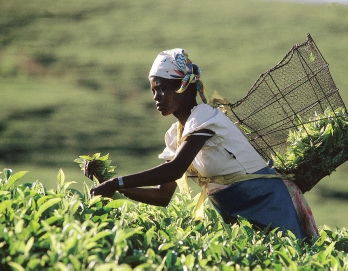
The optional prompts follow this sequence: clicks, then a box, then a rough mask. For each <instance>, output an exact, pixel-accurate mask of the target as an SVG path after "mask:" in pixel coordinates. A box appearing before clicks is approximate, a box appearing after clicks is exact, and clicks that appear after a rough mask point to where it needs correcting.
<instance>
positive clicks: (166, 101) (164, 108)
mask: <svg viewBox="0 0 348 271" xmlns="http://www.w3.org/2000/svg"><path fill="white" fill-rule="evenodd" d="M150 85H151V91H152V94H153V99H154V100H155V102H156V108H157V110H158V111H159V112H160V113H161V114H162V116H168V115H170V114H174V115H175V113H176V112H178V111H179V110H180V109H181V107H182V106H183V105H184V103H185V100H186V99H187V98H186V95H185V92H184V93H176V91H177V90H178V89H179V88H180V85H181V80H176V79H165V78H161V77H151V78H150Z"/></svg>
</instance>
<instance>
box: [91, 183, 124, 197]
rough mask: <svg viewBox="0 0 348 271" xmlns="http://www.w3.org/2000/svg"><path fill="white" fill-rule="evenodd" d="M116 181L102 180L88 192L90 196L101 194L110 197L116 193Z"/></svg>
mask: <svg viewBox="0 0 348 271" xmlns="http://www.w3.org/2000/svg"><path fill="white" fill-rule="evenodd" d="M116 182H117V180H116V181H115V180H114V179H111V180H108V181H105V182H103V183H102V184H100V185H98V186H96V187H93V188H91V190H90V194H91V196H92V197H93V196H98V195H100V196H102V197H108V198H111V197H112V196H113V195H114V194H115V193H116V189H117V186H116Z"/></svg>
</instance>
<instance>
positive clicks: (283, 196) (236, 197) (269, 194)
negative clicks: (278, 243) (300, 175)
mask: <svg viewBox="0 0 348 271" xmlns="http://www.w3.org/2000/svg"><path fill="white" fill-rule="evenodd" d="M255 173H256V174H275V171H274V169H271V168H269V167H266V168H263V169H261V170H259V171H257V172H255ZM209 199H210V200H211V202H212V204H213V205H214V207H215V208H216V209H217V211H218V212H219V213H220V214H221V216H222V217H223V218H224V220H225V221H226V222H228V221H231V220H232V221H233V220H235V219H236V218H237V216H238V215H239V216H242V217H244V218H246V219H247V220H248V221H249V222H250V223H251V224H253V225H255V226H258V227H261V228H264V227H266V226H268V225H270V228H271V229H274V228H279V230H282V231H286V230H290V231H292V232H293V233H294V234H295V236H296V237H297V238H304V237H305V234H304V231H303V228H302V226H301V223H300V220H299V218H298V216H297V213H296V210H295V208H294V205H293V203H292V200H291V197H290V194H289V192H288V189H287V188H286V186H285V184H284V183H283V181H282V180H281V179H280V178H276V177H275V178H272V179H264V178H260V179H255V180H248V181H243V182H239V183H236V184H233V185H231V186H229V187H227V188H225V189H223V190H220V191H217V192H215V193H212V194H210V195H209Z"/></svg>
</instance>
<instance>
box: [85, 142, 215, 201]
mask: <svg viewBox="0 0 348 271" xmlns="http://www.w3.org/2000/svg"><path fill="white" fill-rule="evenodd" d="M210 137H211V136H206V135H194V136H189V137H187V139H186V141H184V142H183V143H182V144H181V145H180V147H179V149H178V151H177V153H176V156H175V157H174V159H173V160H171V161H169V162H167V163H164V164H161V165H159V166H157V167H154V168H151V169H149V170H146V171H143V172H139V173H136V174H131V175H127V176H123V182H124V188H125V190H127V189H129V188H136V187H142V186H156V185H160V187H162V185H164V184H169V183H173V182H175V181H176V180H177V179H179V178H181V177H182V175H183V174H184V173H185V172H186V170H187V168H188V167H189V166H190V164H191V163H192V161H193V159H194V158H195V157H196V155H197V153H198V152H199V151H200V149H201V148H202V147H203V146H204V143H205V142H206V140H207V139H208V138H210ZM155 189H157V192H155ZM116 190H120V187H119V185H118V179H117V178H113V179H110V180H108V181H106V182H104V183H102V184H100V185H99V186H97V187H94V188H92V189H91V194H92V195H102V196H108V197H111V196H112V195H113V194H114V193H115V192H116ZM132 190H133V191H136V192H134V193H135V194H134V197H138V198H140V195H139V194H140V191H141V190H138V189H137V190H134V189H132ZM146 191H147V190H145V191H144V190H143V191H141V192H142V193H143V195H142V196H141V199H142V201H143V202H144V201H147V202H148V201H151V198H153V196H154V194H153V193H161V192H163V190H161V189H158V188H153V189H152V190H150V191H151V192H152V193H146ZM170 191H171V195H170V197H171V196H172V195H173V193H174V191H175V189H174V190H173V189H170ZM131 193H132V192H129V196H130V197H132V195H131ZM125 194H127V192H125ZM146 194H148V195H146ZM169 194H170V193H168V195H169ZM126 196H127V195H126ZM134 199H135V198H134Z"/></svg>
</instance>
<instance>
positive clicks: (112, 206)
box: [0, 169, 348, 270]
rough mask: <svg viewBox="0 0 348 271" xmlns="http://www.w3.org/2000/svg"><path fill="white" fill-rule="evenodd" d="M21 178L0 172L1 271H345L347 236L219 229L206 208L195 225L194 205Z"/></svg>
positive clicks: (186, 199) (341, 232)
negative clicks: (155, 202)
mask: <svg viewBox="0 0 348 271" xmlns="http://www.w3.org/2000/svg"><path fill="white" fill-rule="evenodd" d="M25 173H26V172H24V171H21V172H17V173H14V174H12V173H11V171H10V170H7V169H5V170H4V171H3V172H2V173H1V174H0V232H2V235H1V236H0V270H245V269H247V270H251V269H252V270H265V269H269V270H284V269H291V270H313V269H326V270H328V269H331V270H348V267H347V263H348V256H347V251H348V231H347V230H346V229H336V230H335V231H332V230H330V229H321V230H320V237H319V238H318V239H317V240H313V241H310V242H308V241H305V240H298V239H296V238H295V236H294V235H293V234H292V233H291V232H287V233H284V234H283V235H282V233H281V232H276V231H275V230H272V231H269V230H268V231H267V229H266V230H264V231H255V230H253V228H252V225H251V224H250V223H249V222H248V221H247V220H245V219H243V218H241V217H240V218H239V225H233V226H231V225H228V224H225V223H224V222H223V221H222V220H221V219H220V217H219V215H218V214H217V212H216V211H215V210H213V209H211V208H206V209H205V216H206V218H205V220H204V221H194V220H193V219H192V216H191V213H192V211H193V209H194V204H195V203H194V199H191V197H190V196H181V195H176V196H175V197H174V198H173V200H172V202H171V204H170V205H169V206H168V207H167V208H163V207H154V206H149V205H145V204H138V203H134V202H132V201H129V200H127V199H125V198H122V197H121V196H116V197H115V198H114V199H106V198H101V197H99V196H97V197H93V198H91V197H90V195H89V193H88V191H89V187H88V185H87V184H86V183H85V184H84V191H83V193H81V192H80V191H77V190H74V189H70V188H69V186H70V185H71V184H72V182H66V181H65V176H64V173H63V171H62V170H60V171H59V172H58V175H57V188H56V189H54V190H53V189H52V190H46V189H45V187H44V186H43V185H42V184H41V183H40V182H39V181H36V182H33V183H26V184H18V180H19V179H20V178H21V177H22V176H23V175H24V174H25Z"/></svg>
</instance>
